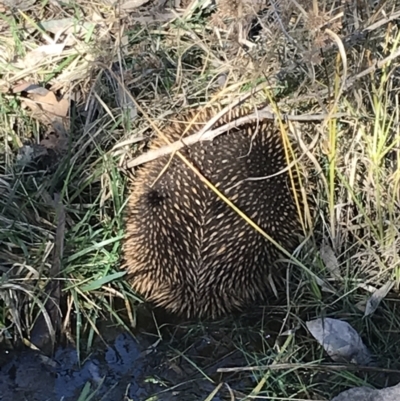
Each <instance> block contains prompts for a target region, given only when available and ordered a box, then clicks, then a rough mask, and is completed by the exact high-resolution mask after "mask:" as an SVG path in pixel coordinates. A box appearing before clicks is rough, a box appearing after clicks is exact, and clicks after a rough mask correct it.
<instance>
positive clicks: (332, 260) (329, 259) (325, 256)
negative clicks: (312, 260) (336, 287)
mask: <svg viewBox="0 0 400 401" xmlns="http://www.w3.org/2000/svg"><path fill="white" fill-rule="evenodd" d="M319 252H320V254H321V258H322V260H323V262H324V264H325V267H326V268H327V270H328V271H329V273H330V274H331V276H332V277H333V278H340V277H341V275H340V268H339V263H338V260H337V258H336V255H335V252H334V251H333V249H332V248H331V246H330V245H329V244H328V242H327V241H326V239H324V240H323V242H322V245H321V248H320V250H319Z"/></svg>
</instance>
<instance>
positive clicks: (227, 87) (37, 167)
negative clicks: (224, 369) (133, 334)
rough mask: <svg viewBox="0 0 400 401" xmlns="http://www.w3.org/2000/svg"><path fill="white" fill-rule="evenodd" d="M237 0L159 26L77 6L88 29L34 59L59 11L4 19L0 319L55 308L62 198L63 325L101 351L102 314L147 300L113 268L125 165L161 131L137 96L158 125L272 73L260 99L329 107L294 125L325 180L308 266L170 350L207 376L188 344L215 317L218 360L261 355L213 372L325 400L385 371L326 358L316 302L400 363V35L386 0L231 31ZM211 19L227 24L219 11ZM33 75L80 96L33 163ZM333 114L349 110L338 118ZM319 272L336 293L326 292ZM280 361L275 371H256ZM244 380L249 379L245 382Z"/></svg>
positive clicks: (257, 391)
mask: <svg viewBox="0 0 400 401" xmlns="http://www.w3.org/2000/svg"><path fill="white" fill-rule="evenodd" d="M225 3H226V2H225ZM225 3H224V2H221V3H220V4H219V5H218V4H217V7H216V8H215V9H214V8H213V7H211V6H210V7H211V8H209V9H207V10H202V9H201V8H200V7H199V8H192V9H191V10H188V12H187V13H186V14H184V15H183V17H182V18H180V17H178V18H175V19H174V20H172V21H170V22H167V23H165V24H164V25H161V24H158V25H157V24H156V25H150V26H145V25H143V24H138V22H137V19H135V20H130V19H129V16H128V17H127V16H126V15H124V16H121V15H117V14H115V10H113V9H112V8H109V7H106V6H99V5H94V4H92V3H90V2H89V3H79V2H78V3H76V4H69V5H66V6H65V8H63V10H62V12H63V15H64V16H66V17H68V18H69V19H70V20H71V21H72V22H74V24H75V28H76V29H77V26H78V24H77V22H78V20H80V21H82V22H85V23H87V25H86V27H85V28H80V29H83V30H75V31H73V33H70V36H68V35H67V36H63V34H62V33H61V34H60V35H61V39H59V40H60V41H62V43H63V44H64V47H63V48H62V50H61V52H60V53H59V54H58V53H57V54H56V53H54V54H53V53H52V54H51V55H50V56H43V57H42V59H38V62H37V64H35V65H34V66H33V67H30V68H28V67H27V66H26V65H25V64H24V57H26V55H27V54H29V52H30V51H31V50H32V49H34V48H36V47H37V46H40V45H43V44H48V43H51V40H52V39H54V37H55V36H54V35H57V33H56V34H53V33H49V30H50V28H48V26H47V28H43V22H46V21H52V20H54V19H55V18H56V15H57V13H58V12H59V10H57V9H56V8H54V7H55V6H54V5H52V4H44V3H43V4H40V5H38V6H37V8H33V9H32V10H29V11H25V12H23V13H19V14H16V13H14V14H7V15H6V14H3V15H2V19H1V20H2V21H7V24H8V25H7V26H8V28H7V29H6V30H5V31H4V34H2V35H3V36H1V37H0V49H1V50H2V51H0V65H2V66H3V67H4V68H3V72H2V73H1V76H0V88H2V93H1V94H0V118H1V121H0V138H1V151H0V228H1V230H0V244H1V249H0V269H1V272H2V276H1V279H0V294H1V308H0V333H1V335H3V336H4V335H7V336H10V337H14V338H17V337H18V336H19V337H21V336H22V337H29V333H30V330H31V328H32V325H33V324H34V321H35V319H36V317H37V314H38V313H39V312H40V310H41V309H43V301H44V299H45V295H46V294H44V288H45V284H46V282H47V280H48V279H49V272H50V270H51V267H52V263H53V262H52V253H51V252H52V250H53V249H54V247H55V237H56V229H57V222H56V215H55V208H54V203H53V197H54V195H55V194H60V198H61V201H62V203H63V205H64V208H65V214H66V225H65V226H66V229H65V233H64V236H63V239H64V251H63V257H62V271H61V277H59V279H60V280H62V288H63V299H64V300H65V305H63V311H64V316H63V321H62V329H63V330H65V329H67V328H69V329H70V331H71V332H72V333H73V336H71V338H74V340H75V341H76V343H77V346H78V349H79V350H82V349H83V343H82V341H83V340H84V343H85V344H86V350H88V349H90V347H91V345H92V343H93V340H94V337H95V335H100V334H101V333H99V330H98V322H99V321H100V320H102V319H103V318H104V317H105V316H107V317H112V319H113V320H114V321H115V322H117V323H118V324H121V325H122V327H124V329H125V330H132V326H135V323H136V317H135V310H136V309H135V306H136V305H137V303H139V302H140V299H139V298H138V297H137V296H136V294H134V293H133V292H132V291H131V290H130V289H129V287H128V286H127V285H126V284H125V282H124V279H123V274H124V273H123V272H121V271H119V259H120V256H121V239H122V237H123V232H124V225H123V209H124V205H125V203H126V200H127V193H126V188H127V185H128V182H129V180H130V179H134V171H133V172H132V171H125V170H124V165H125V162H126V161H127V160H129V159H131V158H133V157H135V156H136V155H138V154H139V153H140V152H141V151H142V150H143V149H144V141H143V139H146V138H148V137H150V136H151V134H152V133H151V130H150V127H151V126H150V122H149V121H148V119H146V118H145V117H144V116H142V115H141V114H140V113H138V110H136V108H135V104H134V102H132V101H131V100H129V99H130V97H129V95H127V93H128V94H131V95H133V96H134V99H135V101H136V102H137V103H138V104H140V107H141V108H142V109H143V110H144V111H145V112H146V115H147V116H148V117H149V118H150V119H151V120H152V122H156V123H161V124H162V123H164V122H167V121H168V120H169V119H170V117H171V115H173V114H175V113H179V111H180V110H182V109H183V108H186V107H193V106H197V105H204V104H205V103H220V104H222V105H227V104H230V103H232V102H233V101H235V100H236V99H237V98H238V96H240V95H243V94H244V93H249V92H251V91H252V90H253V89H254V87H256V86H257V85H258V87H260V85H262V84H264V88H263V90H262V91H259V92H258V93H256V94H255V95H254V97H253V99H254V101H265V99H268V98H270V99H272V100H273V102H275V103H276V105H277V107H279V110H280V111H281V112H283V113H286V112H287V113H290V114H321V115H324V116H325V117H326V120H325V121H321V123H320V124H310V123H307V124H304V123H292V122H291V123H290V124H289V130H290V131H291V133H293V132H294V131H296V132H297V133H299V134H300V140H301V141H302V142H303V144H304V145H305V147H306V148H307V147H308V148H309V149H308V153H307V155H306V157H307V158H308V161H307V163H310V165H311V166H312V168H310V180H314V181H316V183H317V184H316V189H315V191H314V193H313V196H314V197H315V202H316V205H317V209H316V210H317V218H316V221H315V230H314V232H313V233H312V235H310V238H308V239H307V241H305V242H304V244H303V245H302V247H301V249H299V252H298V253H297V254H296V257H297V258H298V259H299V261H300V262H301V263H302V264H303V265H304V266H306V267H307V268H308V269H309V270H310V271H312V272H313V276H310V274H309V271H307V270H304V269H301V268H299V267H298V266H291V267H290V268H288V276H287V278H288V284H287V293H286V294H283V296H282V297H281V298H279V299H278V300H276V301H274V302H273V303H272V305H273V306H271V307H270V308H269V309H268V311H269V312H268V313H266V314H263V313H261V314H260V313H258V314H255V316H253V317H254V318H255V319H254V320H251V319H250V320H246V319H244V320H243V319H237V320H235V321H232V320H231V319H227V320H224V321H222V322H219V323H218V324H217V326H213V325H210V326H209V327H208V326H203V325H196V326H193V325H189V326H186V327H185V333H184V334H180V335H179V336H177V335H176V333H174V335H172V336H171V340H170V344H169V345H170V346H171V348H170V350H169V352H170V353H169V354H168V355H169V357H170V358H171V359H176V358H178V357H179V358H180V359H181V360H184V361H185V363H189V365H190V366H191V368H192V369H194V372H197V373H199V374H200V375H202V376H207V377H210V375H212V372H213V370H212V369H213V368H214V373H215V366H214V365H213V363H214V361H210V360H209V359H207V358H203V359H202V360H200V359H199V356H198V355H196V354H190V352H189V351H190V344H194V343H196V341H198V339H199V338H202V336H205V335H206V334H207V333H208V330H209V329H210V327H211V329H212V330H214V332H218V333H219V335H222V334H223V338H224V341H225V343H224V344H225V346H226V347H225V348H224V349H223V351H221V354H220V356H221V358H222V357H223V356H224V355H226V354H228V353H230V352H233V351H235V352H236V353H238V354H240V355H241V357H240V359H238V361H241V363H242V364H244V365H247V366H244V365H242V366H239V368H240V367H241V368H248V367H252V366H253V367H255V368H254V369H253V370H251V371H249V370H246V369H242V370H241V369H237V370H236V371H233V372H231V373H230V375H229V376H227V375H226V374H225V373H224V374H223V375H219V376H218V378H216V377H214V379H213V380H214V381H215V383H216V381H217V380H225V381H226V382H227V383H228V384H229V385H230V386H231V388H232V389H233V391H234V392H236V395H238V397H239V395H240V397H242V398H239V399H245V397H247V396H249V395H251V396H252V397H256V396H258V397H266V398H268V399H289V398H293V397H295V398H297V399H302V398H303V399H311V398H316V397H317V398H320V399H321V398H322V399H329V398H330V397H331V396H332V395H333V394H336V393H337V392H339V391H340V390H342V389H345V388H347V387H350V386H355V385H361V384H363V383H364V382H366V381H369V382H370V383H371V384H374V385H380V384H382V381H379V380H378V379H376V380H375V376H373V375H372V376H371V375H366V374H365V375H364V374H361V373H359V372H355V371H338V370H334V369H332V371H329V375H327V374H326V371H321V370H320V369H319V365H320V364H321V361H327V359H326V356H325V354H324V353H323V351H322V350H321V348H320V347H319V346H318V345H317V344H316V342H315V341H313V340H311V339H310V336H309V334H308V333H307V331H306V330H305V324H304V322H305V321H307V320H309V319H311V318H313V317H316V316H330V317H335V318H340V319H345V320H348V321H349V322H350V323H351V324H352V325H353V326H354V327H355V328H356V329H357V330H358V331H359V332H360V334H361V335H362V336H363V338H364V339H365V341H366V343H367V344H368V346H369V347H370V348H371V349H372V350H373V351H374V352H375V353H376V354H377V355H378V359H379V363H380V366H386V367H391V368H398V366H397V357H396V355H397V354H398V350H399V348H398V344H399V340H398V338H397V337H398V336H397V335H396V332H398V331H399V329H400V327H399V322H398V319H397V318H396V315H397V304H396V298H395V297H396V296H397V294H398V285H399V275H400V274H399V266H398V264H399V258H398V242H399V236H398V230H397V228H396V227H398V226H399V221H398V219H399V218H398V202H399V201H398V183H399V174H398V151H397V148H398V142H399V138H400V135H399V128H398V127H399V114H398V104H399V99H398V92H397V90H396V87H397V86H398V72H399V67H398V62H397V60H398V55H399V40H400V34H399V31H398V27H397V25H396V24H395V23H394V22H392V21H394V17H393V16H395V15H398V13H399V12H400V9H398V7H397V8H396V5H395V4H393V7H392V8H391V6H392V5H391V4H388V3H387V4H386V7H387V9H386V15H387V17H384V16H383V15H381V14H380V11H379V9H376V8H373V7H372V6H370V5H368V4H369V3H368V4H367V2H365V4H364V6H365V7H364V8H363V9H362V10H356V9H352V8H351V6H350V5H345V6H343V5H341V3H340V2H336V1H330V2H325V3H324V5H322V6H321V5H319V4H318V2H316V1H301V2H300V1H299V2H291V1H283V2H279V3H278V2H272V3H273V4H272V3H271V6H270V7H268V8H266V9H263V10H261V11H262V12H259V13H258V14H257V11H260V10H258V9H257V10H253V11H251V10H250V9H249V8H248V7H247V8H246V7H244V9H246V10H247V11H246V12H247V13H248V14H246V15H245V16H244V17H245V18H243V20H241V21H239V22H240V24H239V25H235V26H234V27H232V25H230V24H233V23H237V22H238V20H236V21H235V18H236V17H237V16H236V17H235V16H234V17H235V18H234V19H233V22H232V18H231V17H232V15H231V14H229V13H230V12H231V11H232V10H226V9H225V8H226V7H225V6H226V4H225ZM224 4H225V5H224ZM246 4H247V5H248V3H246ZM99 7H100V8H99ZM224 7H225V8H224ZM228 11H229V12H228ZM234 11H235V10H234ZM251 13H253V14H251ZM396 13H397V14H396ZM228 14H229V15H228ZM250 14H251V18H249V15H250ZM122 17H123V18H124V20H123V22H124V24H123V25H122V24H121V21H122ZM212 19H213V20H216V19H218V21H220V22H221V24H218V25H215V26H212V25H210V24H209V21H211V20H212ZM94 21H95V22H96V23H94ZM110 21H111V22H110ZM44 25H45V26H46V24H44ZM2 32H3V31H2ZM249 32H250V33H249ZM71 38H73V40H71ZM359 38H361V40H360V39H359ZM367 39H368V40H367ZM54 49H56V48H54ZM54 49H53V50H54ZM372 55H373V56H372ZM382 60H383V61H385V62H383V61H382ZM390 60H391V62H390ZM379 63H381V64H379ZM110 71H112V72H110ZM116 78H117V79H116ZM22 80H25V81H29V82H32V83H35V84H39V83H40V84H43V85H46V87H47V88H48V89H50V90H52V91H54V92H55V93H57V95H59V96H70V97H71V98H73V99H74V101H73V102H71V104H70V106H71V107H70V115H69V118H68V130H67V131H68V148H67V149H64V150H63V151H62V152H59V153H57V152H56V156H55V159H54V158H53V159H51V160H52V162H51V163H49V161H48V160H47V161H46V160H43V159H40V158H39V161H40V163H39V164H35V160H37V159H35V158H34V157H33V156H32V155H30V156H29V157H30V158H31V163H28V164H23V163H21V158H20V156H21V148H22V149H25V150H27V149H28V150H29V149H34V145H38V144H39V143H40V141H41V140H42V139H43V137H44V135H45V133H46V132H47V131H48V128H49V127H47V126H45V124H43V122H42V121H40V120H37V119H35V118H34V117H32V114H31V113H30V112H29V111H28V110H27V109H24V108H22V107H21V105H23V103H24V97H25V96H26V94H19V93H18V94H16V93H13V91H12V89H13V88H14V87H15V86H16V85H17V84H20V83H21V81H22ZM72 95H73V96H72ZM338 113H342V115H344V117H341V118H338V117H335V116H334V115H337V114H338ZM53 128H54V127H53ZM317 135H318V140H317V141H314V139H315V137H316V136H317ZM24 145H25V148H24V147H23V146H24ZM18 155H19V156H18ZM322 239H325V240H327V241H328V243H329V244H330V247H331V248H332V250H333V252H334V254H335V256H336V258H337V261H338V266H339V268H340V272H341V276H340V279H338V278H335V277H332V276H331V275H330V272H329V270H328V269H327V267H326V265H325V263H324V260H323V258H322V257H321V256H320V254H319V252H318V249H319V245H320V243H321V241H322ZM318 279H319V280H318ZM388 280H394V281H395V286H394V288H393V292H392V293H391V295H390V296H388V297H387V298H386V299H385V300H384V301H383V302H382V304H381V306H380V307H379V313H376V314H374V315H372V316H369V317H366V318H363V304H365V301H366V299H367V298H368V297H369V295H370V292H369V289H370V288H371V287H373V288H379V287H381V286H382V285H383V284H384V283H385V282H387V281H388ZM321 281H325V282H326V283H329V285H330V286H331V289H334V291H333V292H332V291H331V292H326V291H325V288H324V287H322V286H321ZM271 310H272V311H274V312H275V315H274V314H271V312H270V311H271ZM260 316H261V319H260ZM267 317H268V320H264V318H267ZM232 327H233V329H232ZM211 329H210V330H211ZM177 330H178V331H179V328H178V329H177ZM288 330H290V331H291V332H290V333H289V334H288V333H287V332H288ZM284 333H285V335H284ZM267 337H268V338H267ZM176 340H177V341H176ZM175 341H176V342H175ZM221 343H222V340H220V339H219V340H218V341H217V342H216V343H215V346H220V345H221ZM224 353H225V354H224ZM274 364H275V365H280V366H281V367H280V368H279V369H278V368H275V369H263V368H257V366H258V367H259V366H261V365H274ZM307 364H308V365H309V366H307ZM305 366H307V367H308V369H304V367H305ZM278 367H279V366H278ZM207 369H208V370H207ZM202 372H203V373H204V374H203V373H202ZM210 372H211V373H210ZM193 374H194V373H193ZM238 378H240V380H241V383H242V384H243V386H238V387H237V388H235V386H234V385H233V384H232V383H233V382H235V380H237V379H238ZM324 382H325V384H324ZM326 383H327V384H326Z"/></svg>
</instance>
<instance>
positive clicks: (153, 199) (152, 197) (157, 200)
mask: <svg viewBox="0 0 400 401" xmlns="http://www.w3.org/2000/svg"><path fill="white" fill-rule="evenodd" d="M146 197H147V202H148V203H149V206H160V205H161V204H162V203H163V201H164V200H165V199H166V197H167V196H166V195H165V194H162V193H161V192H159V191H158V190H157V189H151V190H150V191H149V192H148V193H147V196H146Z"/></svg>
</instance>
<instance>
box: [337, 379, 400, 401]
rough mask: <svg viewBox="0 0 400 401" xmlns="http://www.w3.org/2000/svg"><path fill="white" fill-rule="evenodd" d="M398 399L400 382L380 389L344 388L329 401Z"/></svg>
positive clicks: (385, 400)
mask: <svg viewBox="0 0 400 401" xmlns="http://www.w3.org/2000/svg"><path fill="white" fill-rule="evenodd" d="M395 400H400V383H399V384H397V385H396V386H393V387H388V388H384V389H382V390H374V389H372V388H369V387H357V388H352V389H350V390H346V391H344V392H343V393H340V394H339V395H338V396H336V397H335V398H333V399H332V400H331V401H395Z"/></svg>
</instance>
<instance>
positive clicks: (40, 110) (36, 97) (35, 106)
mask: <svg viewBox="0 0 400 401" xmlns="http://www.w3.org/2000/svg"><path fill="white" fill-rule="evenodd" d="M45 90H46V94H45V95H44V96H43V95H42V94H41V93H44V92H42V91H40V93H38V92H37V91H35V92H33V93H29V99H23V101H22V103H23V104H24V105H26V106H27V107H29V108H30V109H31V110H32V111H33V114H34V118H37V119H38V120H40V121H42V122H44V123H46V124H49V123H50V124H51V123H52V121H53V120H54V119H57V117H59V118H65V117H66V116H67V114H68V109H69V101H68V99H67V98H66V97H63V98H62V99H61V100H57V98H56V96H55V94H54V93H53V92H51V91H48V90H47V89H45Z"/></svg>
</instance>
